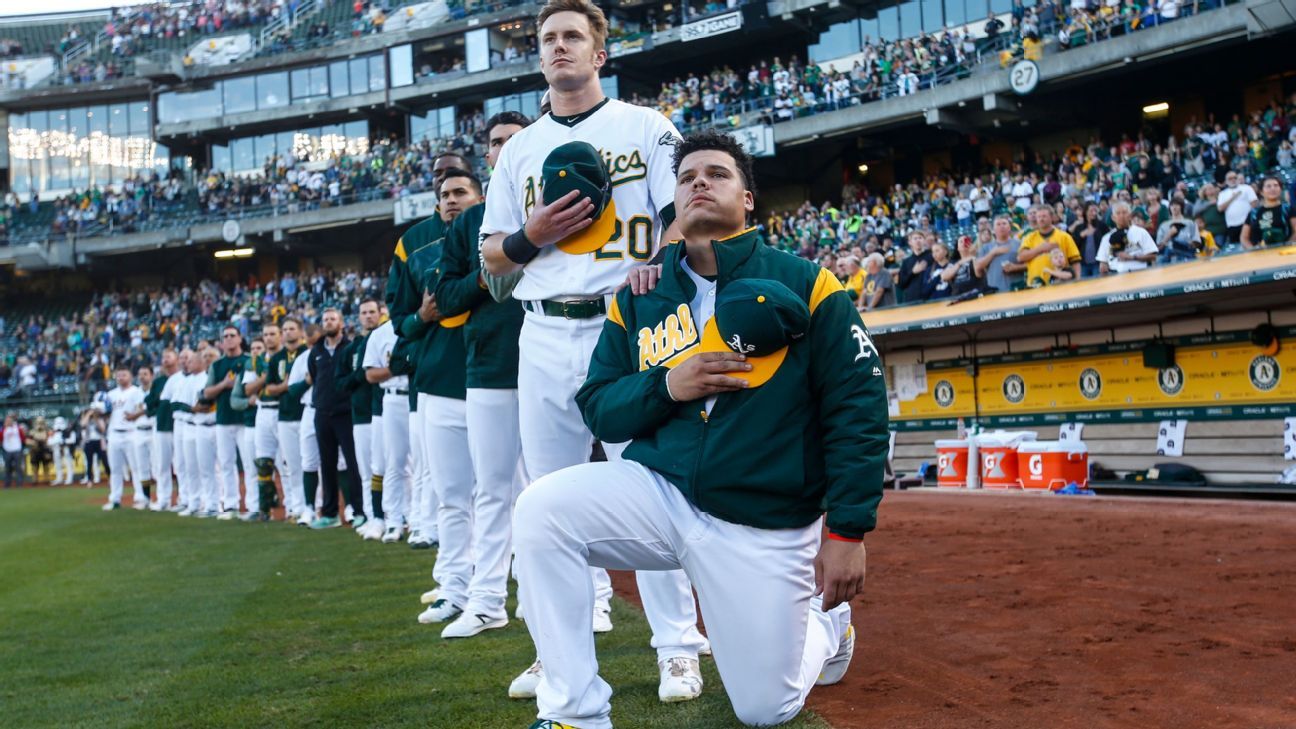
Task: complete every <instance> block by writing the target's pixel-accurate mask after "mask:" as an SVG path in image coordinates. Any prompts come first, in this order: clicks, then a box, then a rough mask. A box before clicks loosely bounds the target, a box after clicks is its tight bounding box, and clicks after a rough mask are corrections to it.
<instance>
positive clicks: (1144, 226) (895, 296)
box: [763, 96, 1296, 309]
mask: <svg viewBox="0 0 1296 729" xmlns="http://www.w3.org/2000/svg"><path fill="white" fill-rule="evenodd" d="M1293 113H1296V96H1293V97H1292V98H1291V99H1289V100H1288V102H1287V103H1286V104H1283V103H1279V102H1277V101H1275V102H1274V103H1272V104H1271V105H1270V106H1269V107H1268V108H1266V109H1265V110H1263V111H1257V112H1255V113H1253V114H1251V115H1250V116H1249V117H1247V118H1243V117H1241V116H1235V117H1233V118H1232V119H1231V120H1229V121H1228V122H1222V121H1220V122H1217V121H1215V120H1213V119H1212V120H1208V121H1207V122H1206V123H1202V124H1197V123H1193V124H1189V125H1188V126H1187V127H1186V129H1185V130H1184V134H1183V136H1180V137H1177V138H1176V137H1170V138H1168V139H1166V140H1165V141H1164V142H1163V143H1157V142H1153V141H1152V140H1149V139H1147V138H1144V137H1139V138H1138V139H1131V138H1130V137H1128V136H1126V137H1123V138H1122V139H1121V140H1120V142H1119V143H1118V144H1116V145H1114V146H1111V145H1107V144H1103V143H1100V142H1098V141H1097V140H1094V141H1091V142H1090V143H1089V144H1088V145H1087V146H1081V145H1079V144H1074V143H1073V144H1072V145H1071V146H1069V147H1068V148H1067V149H1065V150H1062V151H1059V152H1056V153H1054V154H1051V155H1047V156H1039V155H1027V156H1024V157H1023V158H1022V159H1021V160H1019V161H1016V162H1014V163H1012V164H1011V165H1009V164H1003V163H995V164H993V165H991V166H990V167H989V168H988V169H985V170H982V171H980V172H979V174H975V175H972V174H967V175H954V174H948V173H947V174H942V175H936V176H930V177H927V178H926V179H924V180H923V181H921V182H915V183H911V184H908V185H895V186H894V187H893V188H892V189H891V190H886V191H870V190H869V189H867V188H865V187H860V186H854V185H852V186H847V188H846V189H845V190H844V191H843V202H842V204H841V205H834V204H832V203H830V202H824V203H823V204H821V205H817V206H816V205H813V204H811V203H809V202H807V203H805V204H803V205H802V206H801V207H800V208H799V209H796V210H782V211H775V212H773V213H771V214H769V215H768V217H766V218H765V219H764V221H763V222H764V224H765V232H766V234H767V235H768V241H769V243H770V244H771V245H774V246H777V247H779V248H782V249H784V250H787V251H790V252H794V253H796V254H797V255H800V256H803V257H805V258H808V259H810V260H815V261H818V262H819V263H820V264H821V265H822V266H824V267H827V268H829V269H831V270H834V271H835V272H836V273H837V274H838V275H839V276H840V277H841V278H842V279H843V280H844V281H845V282H846V283H847V286H848V288H851V290H852V291H853V292H854V293H855V294H856V295H858V296H859V303H860V306H861V307H862V308H866V309H867V308H875V307H879V306H886V305H890V304H895V303H910V302H914V301H931V300H936V299H943V298H950V297H960V296H968V297H971V296H979V295H983V294H986V293H993V292H996V291H1009V290H1012V289H1016V288H1022V287H1028V286H1031V287H1033V286H1047V285H1055V284H1060V283H1064V282H1066V281H1072V280H1076V279H1081V278H1090V277H1094V276H1103V275H1112V274H1119V273H1124V272H1128V271H1134V270H1140V269H1143V268H1146V267H1148V266H1153V265H1160V264H1164V263H1173V262H1177V261H1183V260H1193V259H1197V258H1203V257H1210V256H1213V255H1215V254H1216V253H1218V252H1219V251H1221V250H1232V249H1251V248H1256V247H1260V246H1266V245H1285V244H1288V243H1290V242H1293V241H1294V240H1296V214H1294V212H1293V207H1292V204H1291V203H1292V196H1293V190H1294V187H1293V181H1296V170H1294V169H1293V167H1292V165H1293V161H1294V157H1293V144H1294V143H1296V126H1293V124H1292V123H1291V120H1292V114H1293ZM1036 247H1041V248H1042V250H1043V251H1044V253H1047V254H1048V255H1047V256H1044V255H1040V254H1037V253H1034V252H1033V251H1032V249H1034V248H1036ZM1023 249H1025V250H1026V252H1023ZM1055 249H1056V250H1055Z"/></svg>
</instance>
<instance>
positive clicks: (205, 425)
mask: <svg viewBox="0 0 1296 729" xmlns="http://www.w3.org/2000/svg"><path fill="white" fill-rule="evenodd" d="M190 425H201V426H202V427H204V428H210V427H212V426H214V425H216V424H215V423H190Z"/></svg>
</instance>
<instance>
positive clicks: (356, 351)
mask: <svg viewBox="0 0 1296 729" xmlns="http://www.w3.org/2000/svg"><path fill="white" fill-rule="evenodd" d="M368 341H369V335H368V334H364V335H361V336H358V337H356V338H355V339H352V340H351V342H350V343H349V344H347V346H346V349H345V350H343V352H342V356H340V357H338V358H337V386H338V388H339V389H341V390H342V391H343V392H349V393H351V424H352V425H367V424H369V423H372V422H373V390H374V389H375V388H376V386H375V385H372V384H370V383H369V380H366V379H365V370H364V351H365V343H366V342H368Z"/></svg>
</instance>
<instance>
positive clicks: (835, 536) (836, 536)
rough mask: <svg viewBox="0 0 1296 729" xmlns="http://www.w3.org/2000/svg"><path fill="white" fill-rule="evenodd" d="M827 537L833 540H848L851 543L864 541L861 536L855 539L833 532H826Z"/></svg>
mask: <svg viewBox="0 0 1296 729" xmlns="http://www.w3.org/2000/svg"><path fill="white" fill-rule="evenodd" d="M828 538H829V539H831V540H833V541H835V542H850V543H851V544H859V543H860V542H862V541H864V540H863V538H860V539H855V538H854V537H843V536H842V535H840V534H835V533H833V532H828Z"/></svg>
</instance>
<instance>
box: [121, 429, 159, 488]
mask: <svg viewBox="0 0 1296 729" xmlns="http://www.w3.org/2000/svg"><path fill="white" fill-rule="evenodd" d="M130 438H131V448H130V450H129V451H127V452H126V460H127V461H129V462H130V470H131V486H132V487H134V489H135V497H134V502H135V503H136V504H147V503H148V502H149V497H148V496H147V495H145V493H144V482H145V481H148V480H150V479H152V478H153V429H152V428H140V427H139V426H136V427H135V429H134V430H132V431H131V434H130Z"/></svg>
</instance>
